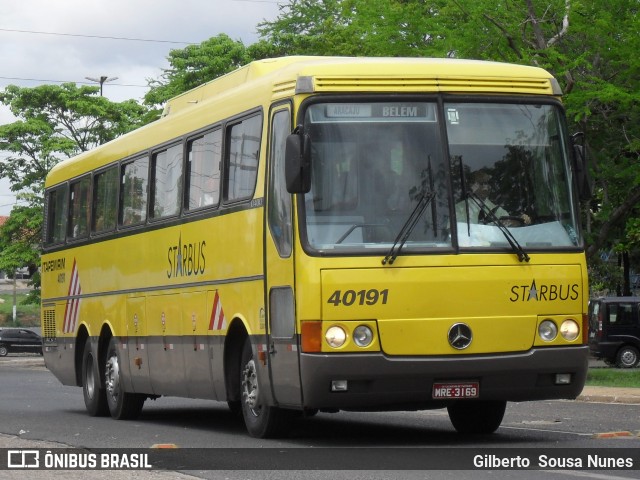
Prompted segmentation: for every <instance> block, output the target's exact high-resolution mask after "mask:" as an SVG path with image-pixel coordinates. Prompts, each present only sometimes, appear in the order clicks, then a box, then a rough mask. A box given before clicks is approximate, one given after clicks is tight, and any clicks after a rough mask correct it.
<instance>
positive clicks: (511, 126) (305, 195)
mask: <svg viewBox="0 0 640 480" xmlns="http://www.w3.org/2000/svg"><path fill="white" fill-rule="evenodd" d="M560 96H561V91H560V88H559V85H558V83H557V82H556V81H555V79H554V78H553V77H552V76H551V75H550V74H549V73H547V72H545V71H544V70H541V69H538V68H532V67H526V66H519V65H508V64H501V63H491V62H479V61H466V60H452V59H422V58H420V59H418V58H412V59H407V58H393V59H391V58H334V57H285V58H277V59H269V60H262V61H256V62H253V63H251V64H249V65H247V66H244V67H242V68H240V69H238V70H236V71H234V72H232V73H230V74H228V75H225V76H223V77H221V78H218V79H216V80H213V81H211V82H209V83H207V84H205V85H202V86H200V87H198V88H196V89H194V90H192V91H189V92H187V93H185V94H183V95H180V96H178V97H176V98H174V99H173V100H171V101H169V102H168V104H167V105H166V107H165V110H164V112H163V116H162V118H161V119H159V120H158V121H156V122H154V123H152V124H150V125H147V126H145V127H143V128H140V129H138V130H136V131H134V132H131V133H129V134H127V135H124V136H122V137H121V138H118V139H116V140H114V141H112V142H110V143H107V144H105V145H102V146H100V147H98V148H96V149H95V150H93V151H90V152H86V153H83V154H81V155H78V156H77V157H75V158H72V159H69V160H66V161H64V162H61V163H60V164H59V165H57V166H56V167H55V168H53V169H52V171H51V172H50V174H49V176H48V178H47V181H46V191H45V195H46V199H45V200H46V201H45V204H46V207H45V228H44V239H43V241H44V253H43V256H42V265H41V269H42V328H43V337H44V338H45V340H44V356H45V361H46V365H47V367H48V368H49V369H50V370H51V372H53V374H54V375H55V376H56V377H57V378H58V379H59V380H60V381H61V382H62V383H63V384H65V385H75V386H81V387H82V390H83V395H84V400H85V404H86V408H87V411H88V412H89V414H91V415H109V414H110V415H111V416H112V417H114V418H116V419H128V418H134V417H136V416H137V415H139V414H140V412H141V409H142V407H143V403H144V402H145V400H146V399H148V398H157V397H159V396H182V397H191V398H202V399H212V400H217V401H223V402H227V403H228V405H229V407H230V408H231V410H232V411H234V412H236V413H237V414H240V412H241V414H242V417H243V418H244V422H245V424H246V427H247V430H248V432H249V434H250V435H252V436H256V437H270V436H276V435H282V434H284V433H285V432H286V429H287V427H288V425H290V423H291V422H290V418H291V417H292V416H296V415H298V416H309V415H313V414H315V413H317V412H318V411H320V412H323V411H324V412H335V411H338V410H391V409H394V410H416V409H431V408H447V410H448V414H449V417H450V419H451V422H452V424H453V426H454V428H455V429H456V430H458V431H460V432H477V433H491V432H493V431H495V430H496V429H497V428H498V427H499V425H500V423H501V421H502V418H503V414H504V412H505V407H506V403H507V402H508V401H526V400H541V399H570V398H575V397H576V396H577V395H578V394H579V393H580V392H581V390H582V388H583V384H584V381H585V376H586V372H587V355H588V347H587V345H586V333H587V328H586V323H585V322H586V313H587V298H588V293H587V292H588V286H587V269H586V265H585V255H584V243H583V238H582V232H581V228H580V222H579V216H578V202H579V199H580V195H581V193H582V190H584V189H583V188H581V185H582V184H583V183H584V182H583V181H582V176H583V171H584V164H583V160H582V159H581V158H580V156H579V155H577V152H579V150H578V149H577V148H576V147H575V146H574V145H573V141H572V138H571V137H570V136H569V133H568V131H567V127H566V121H565V118H564V113H563V108H562V106H561V103H560Z"/></svg>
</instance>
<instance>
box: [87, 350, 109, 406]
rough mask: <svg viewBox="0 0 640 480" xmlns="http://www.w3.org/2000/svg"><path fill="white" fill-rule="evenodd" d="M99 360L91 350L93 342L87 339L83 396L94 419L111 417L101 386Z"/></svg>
mask: <svg viewBox="0 0 640 480" xmlns="http://www.w3.org/2000/svg"><path fill="white" fill-rule="evenodd" d="M98 364H99V362H98V359H97V358H95V357H94V355H93V351H92V350H91V342H90V341H89V339H88V338H87V341H86V342H85V344H84V351H83V353H82V395H83V397H84V405H85V407H86V409H87V412H88V413H89V415H91V416H92V417H105V416H107V415H109V407H108V406H107V397H106V395H105V392H104V388H102V387H101V386H100V370H99V367H98Z"/></svg>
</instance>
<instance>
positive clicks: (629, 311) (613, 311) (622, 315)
mask: <svg viewBox="0 0 640 480" xmlns="http://www.w3.org/2000/svg"><path fill="white" fill-rule="evenodd" d="M636 323H637V313H636V311H635V308H634V306H633V304H631V303H611V304H609V325H614V326H617V325H634V324H636Z"/></svg>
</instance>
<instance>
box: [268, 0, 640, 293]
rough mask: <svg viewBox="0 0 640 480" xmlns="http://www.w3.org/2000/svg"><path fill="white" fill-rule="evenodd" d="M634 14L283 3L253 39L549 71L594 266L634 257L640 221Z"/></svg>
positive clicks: (544, 7) (453, 3)
mask: <svg viewBox="0 0 640 480" xmlns="http://www.w3.org/2000/svg"><path fill="white" fill-rule="evenodd" d="M639 10H640V4H638V1H637V0H611V1H608V2H602V1H600V0H432V1H424V0H392V1H381V0H324V1H312V0H293V1H290V2H289V4H288V5H286V6H284V7H282V13H281V14H280V16H279V17H278V18H277V19H276V20H274V21H273V22H264V23H262V24H261V25H259V32H260V33H261V35H262V37H263V40H266V41H269V42H271V43H273V44H274V45H275V47H276V49H277V50H278V51H280V52H283V53H287V54H318V55H372V56H435V57H444V56H447V57H458V58H476V59H484V60H498V61H506V62H515V63H521V64H527V65H534V66H539V67H542V68H545V69H547V70H549V71H550V72H551V73H552V74H553V75H554V76H555V77H556V78H557V79H558V81H559V82H560V84H561V86H562V88H563V91H564V93H565V96H564V101H565V105H566V107H567V113H568V118H569V120H570V122H572V123H571V130H572V131H583V132H584V133H585V135H586V136H585V138H586V147H587V151H588V152H589V154H590V156H591V165H592V169H593V174H594V180H595V181H594V185H595V194H596V195H595V198H594V201H593V202H592V203H591V207H592V209H591V210H588V209H585V212H587V215H588V218H585V226H586V232H587V235H588V239H589V244H590V245H589V249H588V251H587V254H588V256H589V259H590V261H592V262H594V263H597V262H598V253H599V252H600V251H603V250H604V251H613V250H616V251H620V250H621V249H622V250H625V251H629V252H631V253H632V254H631V255H630V258H634V257H640V255H639V254H636V253H635V251H640V243H638V241H639V238H638V233H637V230H638V227H637V225H636V223H635V222H629V220H631V219H637V218H640V170H639V169H638V168H637V165H638V163H639V161H640V88H638V83H639V81H640V57H639V56H638V55H637V52H638V51H639V48H640V35H638V32H639V31H640V18H639V17H638V13H639V12H638V11H639ZM593 270H594V271H599V270H600V268H599V267H598V266H595V267H594V269H593ZM605 270H606V269H605ZM606 278H611V276H610V275H608V274H607V275H603V276H601V277H600V278H599V280H598V282H599V281H600V280H602V281H603V282H605V280H604V279H606ZM610 287H611V286H610Z"/></svg>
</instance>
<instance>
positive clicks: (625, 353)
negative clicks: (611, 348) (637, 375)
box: [616, 345, 639, 368]
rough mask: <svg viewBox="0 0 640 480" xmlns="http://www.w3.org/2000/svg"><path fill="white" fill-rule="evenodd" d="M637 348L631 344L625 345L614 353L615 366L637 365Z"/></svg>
mask: <svg viewBox="0 0 640 480" xmlns="http://www.w3.org/2000/svg"><path fill="white" fill-rule="evenodd" d="M638 355H639V354H638V349H637V348H636V347H632V346H631V345H625V346H624V347H622V348H621V349H620V350H618V353H617V354H616V366H617V367H618V368H634V367H635V366H636V365H638V361H639V358H638Z"/></svg>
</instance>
